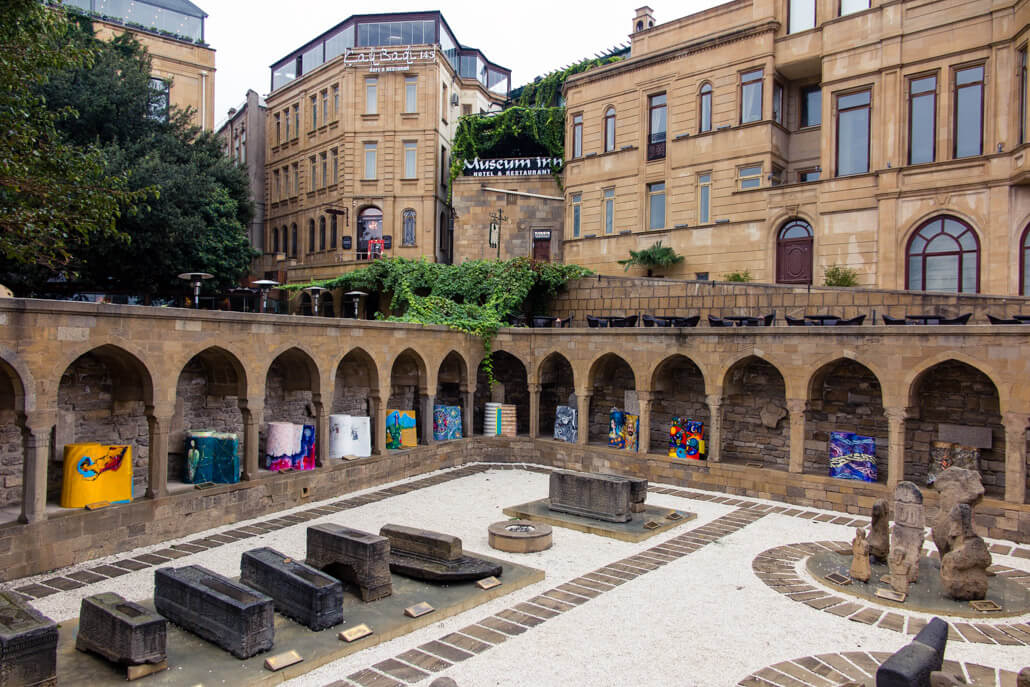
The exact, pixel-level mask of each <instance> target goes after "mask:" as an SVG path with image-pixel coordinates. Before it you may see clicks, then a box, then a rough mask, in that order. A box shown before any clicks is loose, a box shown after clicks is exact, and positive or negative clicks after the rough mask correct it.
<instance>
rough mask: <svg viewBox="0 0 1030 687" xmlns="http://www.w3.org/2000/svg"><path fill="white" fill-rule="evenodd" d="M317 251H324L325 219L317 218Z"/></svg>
mask: <svg viewBox="0 0 1030 687" xmlns="http://www.w3.org/2000/svg"><path fill="white" fill-rule="evenodd" d="M318 250H320V251H324V250H325V217H319V218H318Z"/></svg>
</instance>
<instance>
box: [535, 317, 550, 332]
mask: <svg viewBox="0 0 1030 687" xmlns="http://www.w3.org/2000/svg"><path fill="white" fill-rule="evenodd" d="M532 321H533V328H534V329H547V328H549V327H553V326H554V318H553V317H547V316H546V315H533V320H532Z"/></svg>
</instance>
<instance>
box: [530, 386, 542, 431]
mask: <svg viewBox="0 0 1030 687" xmlns="http://www.w3.org/2000/svg"><path fill="white" fill-rule="evenodd" d="M538 436H540V385H539V384H530V385H529V437H530V438H531V439H536V438H537V437H538Z"/></svg>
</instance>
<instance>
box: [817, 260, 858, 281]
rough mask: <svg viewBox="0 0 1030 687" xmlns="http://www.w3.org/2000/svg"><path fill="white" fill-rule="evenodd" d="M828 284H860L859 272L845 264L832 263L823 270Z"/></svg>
mask: <svg viewBox="0 0 1030 687" xmlns="http://www.w3.org/2000/svg"><path fill="white" fill-rule="evenodd" d="M823 279H824V283H825V284H826V286H858V272H857V271H856V270H854V269H852V268H850V267H845V266H844V265H830V266H829V267H827V268H826V269H825V270H823Z"/></svg>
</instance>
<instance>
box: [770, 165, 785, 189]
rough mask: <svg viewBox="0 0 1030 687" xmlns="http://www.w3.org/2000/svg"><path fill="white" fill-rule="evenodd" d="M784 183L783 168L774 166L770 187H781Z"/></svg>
mask: <svg viewBox="0 0 1030 687" xmlns="http://www.w3.org/2000/svg"><path fill="white" fill-rule="evenodd" d="M782 183H783V167H779V166H777V165H773V166H772V174H771V175H770V179H769V185H770V186H779V185H780V184H782Z"/></svg>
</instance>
